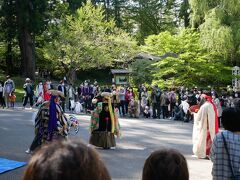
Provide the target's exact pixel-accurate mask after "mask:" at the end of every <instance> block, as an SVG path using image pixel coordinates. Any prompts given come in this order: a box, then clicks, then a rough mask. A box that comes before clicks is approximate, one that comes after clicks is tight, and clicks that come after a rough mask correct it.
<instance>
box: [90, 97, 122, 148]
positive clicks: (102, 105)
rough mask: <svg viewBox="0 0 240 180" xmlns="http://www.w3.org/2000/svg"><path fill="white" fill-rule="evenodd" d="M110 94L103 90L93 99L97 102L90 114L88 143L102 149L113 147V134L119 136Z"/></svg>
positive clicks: (114, 143)
mask: <svg viewBox="0 0 240 180" xmlns="http://www.w3.org/2000/svg"><path fill="white" fill-rule="evenodd" d="M111 96H112V94H111V93H108V92H103V93H102V94H101V95H100V96H98V97H97V98H95V99H94V100H93V102H94V101H95V103H97V104H96V108H95V109H94V111H93V112H92V116H91V124H90V132H91V137H90V140H89V143H90V144H92V145H94V146H97V147H102V148H104V149H109V148H112V147H115V146H116V141H115V137H114V135H117V136H118V137H119V136H120V126H119V123H118V118H117V115H116V114H115V112H114V109H113V107H112V100H111Z"/></svg>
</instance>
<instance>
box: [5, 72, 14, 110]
mask: <svg viewBox="0 0 240 180" xmlns="http://www.w3.org/2000/svg"><path fill="white" fill-rule="evenodd" d="M6 78H7V80H6V81H5V83H4V86H3V89H4V90H3V94H4V98H5V103H6V105H7V108H9V106H10V102H9V95H10V94H11V93H12V91H14V90H15V84H14V81H13V80H12V79H11V77H10V76H9V75H8V76H6Z"/></svg>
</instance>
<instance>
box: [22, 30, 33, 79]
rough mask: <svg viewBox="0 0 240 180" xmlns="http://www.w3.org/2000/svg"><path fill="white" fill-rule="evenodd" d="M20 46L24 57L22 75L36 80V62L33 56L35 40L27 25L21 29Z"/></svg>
mask: <svg viewBox="0 0 240 180" xmlns="http://www.w3.org/2000/svg"><path fill="white" fill-rule="evenodd" d="M19 46H20V51H21V59H22V75H23V76H24V77H28V78H30V79H32V80H34V79H35V62H34V58H33V57H34V56H33V41H32V37H31V34H30V32H29V30H28V28H27V27H22V28H21V29H20V31H19Z"/></svg>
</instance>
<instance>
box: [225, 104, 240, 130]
mask: <svg viewBox="0 0 240 180" xmlns="http://www.w3.org/2000/svg"><path fill="white" fill-rule="evenodd" d="M239 117H240V109H239V108H232V107H231V108H226V109H224V110H223V113H222V124H223V127H224V129H226V130H229V131H232V132H236V131H240V121H239Z"/></svg>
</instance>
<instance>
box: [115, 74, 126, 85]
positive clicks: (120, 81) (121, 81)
mask: <svg viewBox="0 0 240 180" xmlns="http://www.w3.org/2000/svg"><path fill="white" fill-rule="evenodd" d="M128 79H129V77H128V76H125V75H115V83H116V84H128Z"/></svg>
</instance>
